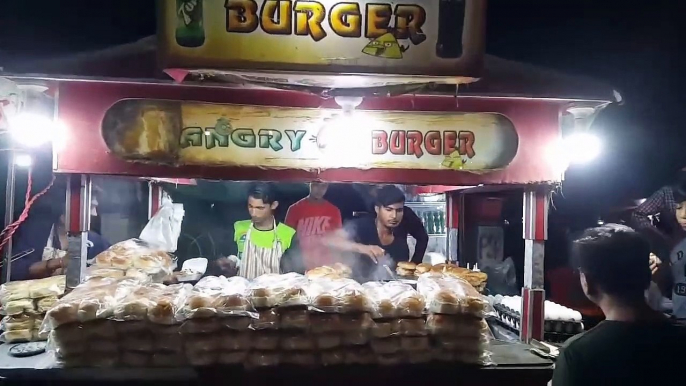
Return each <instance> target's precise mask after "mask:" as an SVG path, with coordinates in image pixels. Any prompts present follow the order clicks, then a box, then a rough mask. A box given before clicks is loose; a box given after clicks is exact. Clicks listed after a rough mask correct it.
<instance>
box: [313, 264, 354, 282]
mask: <svg viewBox="0 0 686 386" xmlns="http://www.w3.org/2000/svg"><path fill="white" fill-rule="evenodd" d="M351 274H352V270H351V269H350V267H348V266H347V265H345V264H341V263H335V264H333V265H331V266H328V265H323V266H321V267H317V268H313V269H311V270H309V271H307V272H305V276H307V278H308V279H320V278H327V279H345V278H349V277H350V275H351Z"/></svg>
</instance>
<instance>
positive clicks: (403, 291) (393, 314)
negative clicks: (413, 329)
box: [362, 281, 425, 319]
mask: <svg viewBox="0 0 686 386" xmlns="http://www.w3.org/2000/svg"><path fill="white" fill-rule="evenodd" d="M362 287H363V288H364V291H365V293H366V294H367V296H368V297H369V299H370V301H371V306H372V308H371V314H372V317H373V318H374V319H391V318H420V317H421V316H422V314H423V313H424V308H425V304H424V297H422V296H421V295H420V294H419V293H418V292H417V291H416V290H415V289H414V288H412V286H410V285H408V284H404V283H400V282H397V281H391V282H388V283H379V282H368V283H365V284H363V285H362Z"/></svg>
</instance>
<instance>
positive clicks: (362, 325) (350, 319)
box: [341, 313, 374, 332]
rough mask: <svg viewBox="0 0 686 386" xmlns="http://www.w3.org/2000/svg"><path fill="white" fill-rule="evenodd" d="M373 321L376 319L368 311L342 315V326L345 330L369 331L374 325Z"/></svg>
mask: <svg viewBox="0 0 686 386" xmlns="http://www.w3.org/2000/svg"><path fill="white" fill-rule="evenodd" d="M373 323H374V321H373V320H372V318H371V317H370V316H369V314H367V313H363V314H342V315H341V327H342V331H343V332H359V331H367V330H369V329H370V328H371V327H372V324H373Z"/></svg>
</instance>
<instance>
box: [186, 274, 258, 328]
mask: <svg viewBox="0 0 686 386" xmlns="http://www.w3.org/2000/svg"><path fill="white" fill-rule="evenodd" d="M248 284H249V281H248V280H247V279H245V278H242V277H238V276H237V277H232V278H230V279H227V278H225V277H224V276H207V277H204V278H202V279H201V280H200V281H199V282H198V283H197V284H196V285H195V286H194V287H193V291H191V293H190V295H189V296H188V298H187V299H186V303H185V304H184V306H183V307H182V308H181V313H182V314H183V315H182V318H183V319H194V318H196V319H197V318H209V317H213V316H216V315H219V316H250V314H251V312H253V311H254V310H253V307H252V304H251V303H250V301H249V300H248V296H247V290H248Z"/></svg>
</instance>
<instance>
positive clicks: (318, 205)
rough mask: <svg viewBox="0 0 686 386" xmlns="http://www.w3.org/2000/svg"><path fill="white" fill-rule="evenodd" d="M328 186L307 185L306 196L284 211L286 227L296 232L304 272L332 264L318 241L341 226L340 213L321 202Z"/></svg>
mask: <svg viewBox="0 0 686 386" xmlns="http://www.w3.org/2000/svg"><path fill="white" fill-rule="evenodd" d="M328 189H329V184H327V183H324V182H312V183H310V194H308V195H307V197H305V198H303V199H302V200H300V201H298V202H296V203H295V204H293V205H291V207H290V208H288V212H287V213H286V220H285V221H284V222H285V223H286V225H288V226H290V227H292V228H294V229H295V230H296V235H297V237H298V243H299V245H300V247H301V250H302V255H303V256H302V258H303V263H304V264H305V267H306V268H307V269H312V268H316V267H320V266H323V265H330V264H332V263H333V262H334V261H333V258H332V256H331V251H330V250H329V248H328V247H326V246H325V245H323V243H322V237H323V236H324V235H326V234H328V233H329V232H332V231H334V230H336V229H339V228H340V227H341V226H342V220H341V211H340V210H338V208H336V206H335V205H333V204H332V203H330V202H329V201H327V200H325V199H324V195H325V194H326V191H327V190H328Z"/></svg>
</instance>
